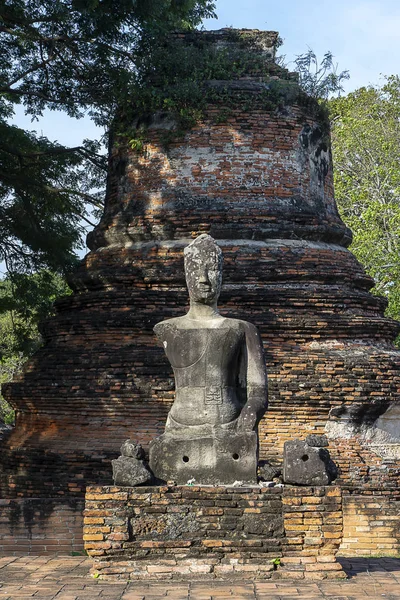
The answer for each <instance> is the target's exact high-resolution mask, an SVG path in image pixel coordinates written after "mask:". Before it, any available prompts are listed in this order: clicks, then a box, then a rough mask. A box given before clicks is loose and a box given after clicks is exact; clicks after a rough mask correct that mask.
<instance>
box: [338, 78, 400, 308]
mask: <svg viewBox="0 0 400 600" xmlns="http://www.w3.org/2000/svg"><path fill="white" fill-rule="evenodd" d="M330 113H331V120H332V146H333V158H334V167H335V173H334V176H335V190H336V199H337V203H338V206H339V210H340V212H341V215H342V217H343V220H344V221H345V222H346V223H347V224H348V225H349V227H350V228H351V229H352V230H353V234H354V241H353V245H352V247H351V250H352V251H353V252H354V254H355V255H356V256H357V258H358V259H359V260H360V262H361V263H362V264H363V265H365V267H366V269H367V271H368V273H369V274H370V275H372V277H374V279H375V281H376V286H375V288H374V291H375V292H376V293H379V294H383V295H385V296H386V297H387V298H388V300H389V306H388V314H389V315H390V316H392V317H394V318H397V319H399V318H400V78H399V77H398V76H391V77H388V78H386V82H385V84H384V85H383V86H381V87H379V86H369V87H363V88H360V89H359V90H356V91H355V92H353V93H352V94H349V95H348V96H346V97H344V98H337V99H335V100H331V101H330Z"/></svg>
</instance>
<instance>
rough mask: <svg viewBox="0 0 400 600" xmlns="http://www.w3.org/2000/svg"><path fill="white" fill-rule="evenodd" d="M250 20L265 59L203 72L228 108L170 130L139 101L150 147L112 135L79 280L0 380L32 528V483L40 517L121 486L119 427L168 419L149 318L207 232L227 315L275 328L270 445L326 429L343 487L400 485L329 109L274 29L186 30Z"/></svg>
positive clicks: (215, 107) (166, 391) (399, 360)
mask: <svg viewBox="0 0 400 600" xmlns="http://www.w3.org/2000/svg"><path fill="white" fill-rule="evenodd" d="M250 33H251V36H252V39H253V41H254V40H255V41H254V43H253V52H254V56H256V57H257V60H258V62H257V64H259V63H260V58H262V59H263V64H264V66H263V72H262V73H260V72H258V71H257V68H253V69H252V68H251V67H249V70H248V72H247V73H245V74H242V75H241V76H240V77H239V76H238V78H237V79H236V80H230V81H222V82H221V81H211V82H209V83H208V85H209V86H213V87H214V88H215V89H220V88H221V87H223V88H224V91H225V93H226V94H227V96H229V97H230V102H229V107H228V109H226V107H224V105H223V104H221V100H220V99H219V100H218V102H217V101H216V102H215V103H212V102H210V103H209V104H208V106H207V108H206V110H205V111H203V115H202V117H201V120H200V121H199V122H197V123H196V124H195V125H194V126H193V127H191V128H188V129H187V131H185V132H184V133H183V134H182V135H181V136H175V137H172V139H170V140H169V143H168V144H167V145H166V144H165V133H166V132H167V133H168V132H170V131H171V128H172V130H173V127H174V126H173V123H172V124H171V119H170V117H169V116H165V115H164V114H163V113H157V114H156V115H153V116H152V117H149V115H145V116H143V115H140V114H138V115H137V118H136V119H134V120H133V121H132V122H131V123H130V126H131V127H133V128H137V129H140V131H141V134H143V131H145V135H144V145H143V147H140V149H139V150H138V148H135V149H132V148H131V147H130V146H129V144H128V143H127V140H128V138H127V137H119V138H115V139H114V143H113V144H112V145H111V150H110V161H109V178H108V186H107V195H106V204H105V210H104V215H103V217H102V219H101V221H100V223H99V225H98V226H97V228H96V229H95V231H94V232H93V233H92V234H90V236H89V247H90V249H91V251H90V252H89V254H88V255H87V256H86V257H85V259H84V260H83V261H82V264H81V266H80V268H79V269H78V270H77V271H76V273H75V274H74V276H73V279H72V281H71V285H72V287H73V290H74V293H73V295H72V296H70V297H68V298H65V299H62V300H60V301H58V302H57V307H56V308H57V314H56V316H55V317H54V318H52V319H51V320H50V321H49V322H47V323H45V324H44V326H43V336H44V340H45V344H44V346H43V347H42V348H41V349H40V350H39V351H38V352H37V353H36V355H35V356H34V358H33V359H32V360H31V361H30V362H29V364H28V366H27V368H26V369H25V372H24V374H23V375H21V376H20V377H19V378H18V380H16V381H15V382H14V383H12V384H9V385H8V386H6V389H5V393H6V397H7V399H8V401H9V402H10V403H11V404H12V405H13V406H14V407H15V408H16V426H15V428H14V429H13V430H12V431H11V432H10V433H9V434H8V435H7V437H6V438H3V442H2V444H3V447H2V456H1V463H2V465H1V488H2V491H1V497H2V498H6V499H10V500H6V501H4V503H5V504H7V503H8V504H7V506H8V508H9V507H10V506H11V505H12V506H13V507H14V508H13V510H14V514H16V515H17V516H16V517H15V523H16V525H15V527H17V526H20V527H21V528H23V527H28V525H29V515H28V517H27V519H25V521H23V518H22V515H25V512H26V509H25V507H26V499H29V498H31V499H32V502H33V499H36V500H35V502H36V504H33V505H32V506H33V509H31V513H32V514H38V511H39V512H40V511H42V512H41V513H40V514H41V518H42V520H43V522H44V523H45V522H46V519H47V518H48V515H50V514H54V510H55V508H54V507H55V506H61V505H62V506H64V507H65V506H67V505H68V506H69V507H72V508H71V510H72V513H73V514H78V513H79V510H80V509H81V498H82V497H83V493H84V489H85V487H86V485H87V484H97V483H105V484H107V483H111V467H110V460H111V459H112V458H116V456H117V455H118V454H119V447H120V445H121V442H122V441H124V440H125V439H127V438H132V439H134V440H136V441H139V442H140V443H141V444H142V445H143V446H144V447H145V448H146V447H147V446H148V444H149V442H150V440H151V439H153V438H155V437H156V436H158V435H160V434H161V433H162V432H163V429H164V425H165V420H166V416H167V413H168V410H169V408H170V406H171V402H172V401H173V396H174V390H173V377H172V372H171V369H170V366H169V364H168V362H167V360H166V358H165V356H164V353H163V350H162V348H160V347H158V346H157V343H156V339H155V336H154V333H153V330H152V328H153V326H154V324H155V323H157V322H159V321H160V320H162V319H166V318H170V317H173V316H177V315H179V314H182V312H183V311H184V309H185V307H186V305H187V291H186V288H185V282H184V272H183V248H184V246H186V245H187V244H188V243H189V242H190V241H191V240H192V239H193V238H194V237H195V236H197V235H198V234H200V233H209V234H210V235H212V236H213V237H214V238H215V239H216V240H217V242H218V244H219V245H220V247H221V248H222V250H223V254H224V285H223V292H222V295H221V300H220V308H221V313H222V314H226V315H228V316H231V317H236V318H243V319H245V320H249V321H251V322H252V323H254V324H255V325H257V326H258V328H259V330H260V332H261V334H262V337H263V340H264V343H265V353H266V361H267V370H268V374H269V389H270V392H269V393H270V408H269V410H268V412H267V414H266V416H265V418H264V420H263V422H262V424H261V427H260V458H261V459H264V460H268V461H269V462H271V463H272V464H276V465H279V464H280V462H281V457H282V447H283V443H284V442H285V440H289V439H293V438H304V437H305V436H306V435H307V434H309V433H325V432H326V431H328V434H329V435H330V451H331V455H332V458H333V459H334V460H336V461H337V463H338V464H339V466H340V469H341V474H340V478H339V484H341V485H342V486H344V487H346V488H348V489H349V490H350V491H351V490H357V489H370V490H377V489H383V488H384V489H386V490H395V489H396V488H398V484H399V461H398V459H396V456H398V454H396V452H397V451H398V448H399V446H398V444H399V443H400V439H398V437H399V436H398V434H397V438H396V423H397V418H398V416H397V415H398V414H399V412H400V411H399V390H400V376H399V374H400V370H399V366H400V353H399V352H398V351H397V350H396V349H395V348H394V346H393V345H392V341H393V339H394V338H395V336H396V334H397V332H398V330H399V325H398V323H397V322H394V321H392V320H390V319H388V318H385V317H384V309H385V301H384V300H383V299H381V298H377V297H376V296H373V295H372V294H371V293H370V291H369V290H370V289H371V287H372V286H373V281H372V279H371V278H370V277H369V276H367V275H366V273H365V271H364V270H363V268H362V266H361V265H360V264H359V263H358V262H357V260H356V259H355V257H354V256H353V254H352V253H351V252H350V251H349V250H348V249H347V247H348V245H349V243H350V242H351V232H350V231H349V230H348V228H347V227H346V226H345V225H344V224H343V222H342V220H341V219H340V216H339V214H338V211H337V208H336V204H335V200H334V194H333V182H332V162H331V153H330V147H329V134H328V133H327V129H326V119H324V118H323V117H322V116H318V115H320V113H319V112H318V110H317V108H316V104H315V103H313V102H312V101H310V102H304V101H303V102H299V100H298V99H299V97H300V96H298V95H296V94H293V93H292V92H293V89H294V88H296V86H297V84H296V78H295V77H294V76H293V75H292V74H290V73H288V72H287V71H285V70H284V69H282V68H280V67H278V65H277V64H276V63H275V62H274V58H275V49H276V46H277V40H278V36H277V34H276V33H274V32H258V31H255V32H246V31H239V32H236V34H235V35H232V30H221V31H216V32H201V33H198V34H192V35H190V36H186V37H185V36H182V41H183V43H185V42H188V43H189V44H192V45H193V44H194V45H196V44H200V42H201V43H204V42H207V43H208V44H210V45H213V44H214V45H215V47H225V48H228V49H229V48H230V47H233V46H234V45H235V44H236V45H238V44H239V46H240V40H242V39H245V38H246V36H248V35H249V34H250ZM274 89H275V90H276V89H278V93H277V92H275V96H274V98H275V100H274V102H271V100H269V101H268V102H266V101H265V94H266V92H267V95H268V90H270V91H271V90H274ZM279 90H280V91H279ZM282 90H284V91H283V92H282ZM291 90H292V91H291ZM276 98H277V99H276ZM232 99H233V101H232ZM225 109H226V110H225ZM327 423H328V426H327ZM397 431H398V429H397ZM393 493H394V492H393ZM18 498H22V499H25V500H18ZM44 498H47V500H43V499H44ZM11 499H13V500H11ZM73 499H75V500H73ZM10 502H11V504H10ZM24 502H25V504H23V505H22V504H21V503H24ZM74 502H75V504H74ZM43 503H44V504H43ZM46 503H47V504H46ZM71 503H72V504H71ZM43 506H47V507H48V508H47V509H45V510H43ZM41 507H42V508H41ZM6 508H7V507H6ZM46 510H47V512H46ZM18 511H19V512H18ZM24 511H25V512H24ZM32 511H33V512H32ZM35 511H36V513H35ZM52 511H53V512H52ZM74 511H77V512H76V513H74ZM24 518H25V516H24ZM77 518H78V517H77ZM9 522H11V521H9ZM24 523H25V525H24ZM27 523H28V525H27ZM18 524H19V525H18ZM28 528H29V527H28ZM21 531H22V529H21ZM21 535H22V534H21ZM67 537H68V534H67Z"/></svg>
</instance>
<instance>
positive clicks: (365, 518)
mask: <svg viewBox="0 0 400 600" xmlns="http://www.w3.org/2000/svg"><path fill="white" fill-rule="evenodd" d="M339 552H340V555H341V556H399V555H400V494H399V490H396V491H390V492H383V491H381V490H375V492H371V493H369V494H351V495H347V496H344V497H343V541H342V544H341V546H340V551H339Z"/></svg>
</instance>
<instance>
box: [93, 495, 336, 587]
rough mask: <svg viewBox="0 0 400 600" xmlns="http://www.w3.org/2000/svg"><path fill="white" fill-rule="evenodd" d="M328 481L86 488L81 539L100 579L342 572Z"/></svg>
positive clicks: (332, 574) (333, 501) (315, 576)
mask: <svg viewBox="0 0 400 600" xmlns="http://www.w3.org/2000/svg"><path fill="white" fill-rule="evenodd" d="M341 539H342V495H341V490H340V489H339V488H337V487H290V486H285V487H284V488H280V487H275V488H260V487H258V486H257V487H255V486H254V487H247V488H237V487H205V486H204V487H203V486H202V487H201V486H196V487H195V486H174V487H167V486H162V487H137V488H123V487H110V486H106V487H94V486H93V487H90V488H88V490H87V494H86V508H85V526H84V540H85V548H86V550H87V552H88V554H89V556H91V558H92V559H93V572H94V573H95V574H98V576H100V577H101V578H103V579H133V580H139V579H154V578H156V579H185V578H193V577H196V578H199V577H202V576H204V577H206V578H207V579H210V578H225V577H226V578H231V577H234V576H239V577H240V578H241V579H243V578H244V579H246V578H251V579H266V578H270V577H280V578H284V577H286V578H296V579H298V578H309V579H324V578H338V577H345V574H344V572H343V571H342V567H341V565H340V564H339V563H338V562H336V558H335V555H336V552H337V550H338V548H339V545H340V542H341Z"/></svg>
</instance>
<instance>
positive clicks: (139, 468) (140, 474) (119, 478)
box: [112, 456, 153, 486]
mask: <svg viewBox="0 0 400 600" xmlns="http://www.w3.org/2000/svg"><path fill="white" fill-rule="evenodd" d="M112 469H113V479H114V483H115V485H121V486H136V485H141V484H146V483H150V482H151V481H152V479H153V476H152V474H151V472H150V471H149V469H148V467H147V466H146V464H145V463H144V462H143V461H142V460H138V459H136V458H132V457H130V456H120V457H119V458H117V459H116V460H113V461H112Z"/></svg>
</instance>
